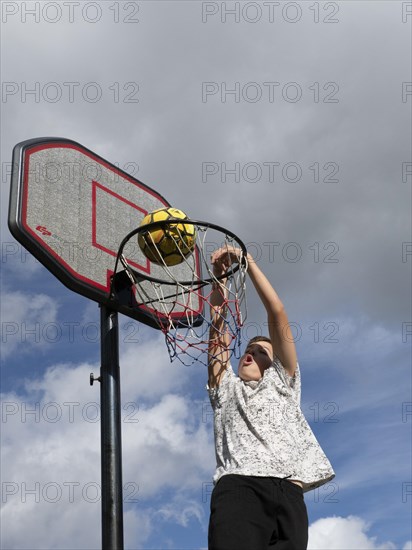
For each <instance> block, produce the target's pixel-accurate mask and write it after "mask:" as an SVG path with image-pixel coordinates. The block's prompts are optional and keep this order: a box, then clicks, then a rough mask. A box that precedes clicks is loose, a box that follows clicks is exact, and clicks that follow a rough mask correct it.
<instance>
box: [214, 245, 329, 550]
mask: <svg viewBox="0 0 412 550" xmlns="http://www.w3.org/2000/svg"><path fill="white" fill-rule="evenodd" d="M238 257H239V251H238V249H236V248H233V247H226V248H222V249H219V250H217V251H216V252H215V253H214V254H213V255H212V264H213V269H214V274H215V275H216V276H220V275H224V273H226V271H227V269H228V268H229V266H230V265H231V264H232V263H234V262H238V261H239V258H238ZM247 261H248V274H249V276H250V279H251V281H252V283H253V285H254V287H255V289H256V291H257V293H258V295H259V298H260V300H261V301H262V304H263V306H264V307H265V309H266V312H267V316H268V327H269V336H270V337H269V338H267V337H263V336H262V337H261V336H258V337H256V338H253V339H252V340H251V341H250V342H249V343H248V345H247V347H246V351H245V353H244V355H243V356H242V357H241V358H240V360H239V367H238V376H236V375H235V374H234V372H233V370H232V367H231V365H230V363H229V340H228V336H227V333H226V332H225V328H224V326H225V323H224V308H225V305H224V295H223V294H222V291H221V290H220V288H219V284H218V283H216V285H215V287H214V290H213V292H212V295H211V321H212V324H211V328H210V334H209V366H208V374H209V381H208V386H207V389H208V392H209V397H210V401H211V404H212V408H213V411H214V432H215V450H216V461H217V467H216V473H215V475H214V478H213V480H214V485H215V486H214V489H213V492H212V497H211V503H210V510H211V514H210V522H209V550H267V549H270V548H274V549H276V550H305V549H306V547H307V540H308V516H307V511H306V505H305V502H304V499H303V493H304V492H306V491H309V490H311V489H314V488H315V487H319V486H320V485H322V484H324V483H326V482H328V481H329V480H331V479H332V478H333V477H334V472H333V469H332V467H331V465H330V463H329V461H328V459H327V458H326V456H325V455H324V453H323V451H322V449H321V448H320V446H319V443H318V442H317V440H316V438H315V436H314V434H313V432H312V430H311V429H310V427H309V425H308V423H307V421H306V419H305V418H304V416H303V414H302V411H301V409H300V371H299V364H298V362H297V357H296V349H295V344H294V342H293V339H292V338H291V337H290V335H289V334H288V318H287V315H286V312H285V309H284V306H283V304H282V302H281V300H280V299H279V296H278V295H277V293H276V292H275V290H274V289H273V287H272V285H271V284H270V283H269V281H268V279H267V278H266V277H265V275H264V274H263V273H262V271H261V270H260V269H259V268H258V266H257V265H256V263H255V262H254V261H253V258H252V257H251V256H250V255H249V254H248V256H247ZM222 314H223V316H222Z"/></svg>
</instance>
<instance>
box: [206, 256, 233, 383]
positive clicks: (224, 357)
mask: <svg viewBox="0 0 412 550" xmlns="http://www.w3.org/2000/svg"><path fill="white" fill-rule="evenodd" d="M218 252H219V251H217V252H216V253H215V254H213V255H212V264H213V272H214V275H215V276H217V277H218V276H220V275H223V273H225V271H226V269H227V266H226V265H225V264H224V263H223V262H221V261H220V255H219V254H218ZM225 283H226V279H223V280H222V281H221V283H220V282H218V281H217V282H215V283H214V284H213V289H212V293H211V295H210V320H211V325H210V329H209V349H208V354H209V357H208V375H209V388H215V387H217V386H218V385H219V384H220V380H221V378H222V376H223V374H224V373H225V370H226V368H227V366H228V362H229V345H230V342H229V335H228V334H227V330H226V323H225V317H226V311H225V308H226V304H225V299H226V297H227V296H226V289H225Z"/></svg>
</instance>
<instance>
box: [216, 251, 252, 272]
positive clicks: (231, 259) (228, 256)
mask: <svg viewBox="0 0 412 550" xmlns="http://www.w3.org/2000/svg"><path fill="white" fill-rule="evenodd" d="M241 257H242V251H241V249H240V248H235V247H234V246H225V247H223V248H219V249H218V250H215V252H213V254H212V256H211V262H212V265H213V274H214V275H216V276H217V277H219V276H220V275H224V274H225V273H226V272H227V271H228V269H229V268H230V267H231V266H232V265H233V264H235V263H239V262H240V259H241ZM248 259H249V254H248Z"/></svg>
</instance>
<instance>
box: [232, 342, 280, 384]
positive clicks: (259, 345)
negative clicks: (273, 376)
mask: <svg viewBox="0 0 412 550" xmlns="http://www.w3.org/2000/svg"><path fill="white" fill-rule="evenodd" d="M272 362H273V348H272V344H270V343H269V342H265V341H264V340H262V341H258V342H253V343H252V344H248V346H247V348H246V350H245V353H244V354H243V355H242V357H241V358H240V360H239V367H238V375H239V378H241V379H242V380H245V381H248V380H260V379H261V378H262V376H263V373H264V372H265V370H266V369H267V368H269V367H270V365H271V364H272Z"/></svg>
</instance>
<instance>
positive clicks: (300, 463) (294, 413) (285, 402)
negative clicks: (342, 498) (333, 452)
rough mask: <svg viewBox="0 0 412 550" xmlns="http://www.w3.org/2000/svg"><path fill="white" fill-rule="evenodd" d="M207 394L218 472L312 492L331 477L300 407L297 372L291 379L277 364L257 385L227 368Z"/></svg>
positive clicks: (330, 472) (264, 374)
mask: <svg viewBox="0 0 412 550" xmlns="http://www.w3.org/2000/svg"><path fill="white" fill-rule="evenodd" d="M206 389H207V390H208V393H209V397H210V402H211V404H212V408H213V411H214V432H215V449H216V472H215V475H214V477H213V481H214V483H215V484H216V483H217V481H218V480H219V479H220V478H221V477H222V476H223V475H226V474H241V475H250V476H264V477H289V478H290V479H293V480H297V481H300V482H301V483H302V485H303V491H304V492H306V491H310V490H311V489H315V488H316V487H319V486H320V485H323V484H324V483H327V482H328V481H330V480H331V479H332V478H333V477H335V473H334V471H333V469H332V466H331V464H330V462H329V460H328V459H327V457H326V455H325V454H324V452H323V451H322V449H321V447H320V445H319V443H318V441H317V439H316V437H315V435H314V434H313V432H312V430H311V428H310V426H309V424H308V422H307V421H306V419H305V417H304V415H303V412H302V410H301V408H300V391H301V382H300V370H299V364H297V367H296V372H295V375H294V377H293V378H292V377H291V376H289V374H288V373H287V372H286V370H285V369H284V368H283V366H282V364H281V363H280V361H279V360H278V359H275V361H274V362H273V363H272V365H271V366H270V367H269V368H268V369H266V370H265V372H264V373H263V377H262V378H261V379H260V380H259V381H250V382H245V381H243V380H242V379H241V378H239V377H238V376H236V375H235V373H234V372H233V369H232V367H231V365H230V364H229V365H228V367H227V369H226V372H225V373H224V375H223V377H222V378H221V381H220V385H219V386H218V387H216V388H209V386H206Z"/></svg>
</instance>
